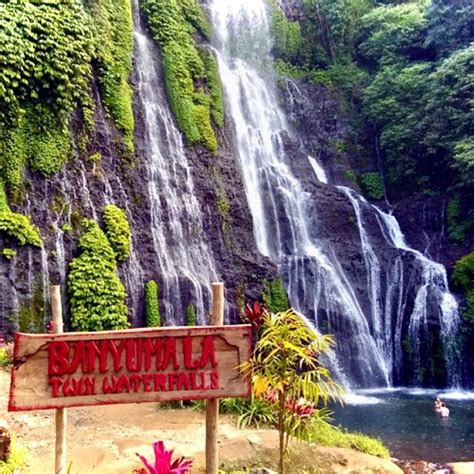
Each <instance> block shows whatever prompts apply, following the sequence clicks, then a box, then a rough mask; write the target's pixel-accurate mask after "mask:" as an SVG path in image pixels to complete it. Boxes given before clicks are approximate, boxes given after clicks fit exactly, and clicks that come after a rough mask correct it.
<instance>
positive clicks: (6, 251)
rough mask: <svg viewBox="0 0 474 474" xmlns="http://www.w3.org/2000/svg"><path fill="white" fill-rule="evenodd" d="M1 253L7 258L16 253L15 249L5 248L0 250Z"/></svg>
mask: <svg viewBox="0 0 474 474" xmlns="http://www.w3.org/2000/svg"><path fill="white" fill-rule="evenodd" d="M2 255H3V256H4V257H5V258H6V259H7V260H11V259H12V258H13V257H14V256H15V255H16V250H13V249H8V248H5V249H3V250H2Z"/></svg>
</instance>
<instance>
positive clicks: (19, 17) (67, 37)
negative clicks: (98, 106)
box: [0, 2, 94, 190]
mask: <svg viewBox="0 0 474 474" xmlns="http://www.w3.org/2000/svg"><path fill="white" fill-rule="evenodd" d="M0 31H1V32H2V33H4V34H2V36H1V38H2V40H1V41H0V129H1V130H2V131H1V132H0V174H1V177H2V179H3V181H4V183H5V185H6V187H7V188H8V189H11V190H18V189H19V188H20V187H21V185H22V182H23V169H24V168H25V166H26V165H29V166H30V167H31V169H33V170H35V171H39V172H41V173H42V174H44V175H50V174H52V173H55V172H57V171H58V170H59V168H60V167H61V165H62V164H63V163H64V162H65V161H67V159H68V157H69V154H70V150H71V133H70V130H69V114H70V113H71V112H72V111H73V110H75V109H76V108H77V107H78V106H80V107H82V109H83V111H84V116H90V115H91V112H90V110H89V109H90V108H91V107H92V105H91V104H92V100H91V96H90V81H91V78H92V74H91V66H90V63H91V60H92V57H93V55H94V44H93V35H92V30H91V24H90V18H89V16H88V15H87V13H86V12H85V10H84V8H83V7H82V5H81V4H80V3H78V2H67V4H66V3H65V4H62V3H59V2H55V3H53V2H50V3H38V2H37V3H33V2H9V3H0ZM86 110H88V112H87V113H86Z"/></svg>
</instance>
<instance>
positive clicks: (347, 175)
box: [344, 169, 357, 184]
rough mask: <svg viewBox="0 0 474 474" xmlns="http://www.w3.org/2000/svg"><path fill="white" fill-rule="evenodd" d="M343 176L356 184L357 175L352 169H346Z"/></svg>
mask: <svg viewBox="0 0 474 474" xmlns="http://www.w3.org/2000/svg"><path fill="white" fill-rule="evenodd" d="M344 178H345V179H347V181H350V182H351V183H354V184H357V176H356V174H355V173H354V170H350V169H349V170H346V171H345V172H344Z"/></svg>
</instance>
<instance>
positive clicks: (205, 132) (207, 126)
mask: <svg viewBox="0 0 474 474" xmlns="http://www.w3.org/2000/svg"><path fill="white" fill-rule="evenodd" d="M194 110H195V116H196V120H197V126H198V129H199V133H200V136H201V142H202V143H203V144H204V145H205V146H206V147H207V149H208V150H210V151H212V153H214V154H215V153H216V152H217V139H216V135H215V133H214V130H213V129H212V126H211V117H210V110H209V106H207V107H206V106H205V105H196V106H195V107H194Z"/></svg>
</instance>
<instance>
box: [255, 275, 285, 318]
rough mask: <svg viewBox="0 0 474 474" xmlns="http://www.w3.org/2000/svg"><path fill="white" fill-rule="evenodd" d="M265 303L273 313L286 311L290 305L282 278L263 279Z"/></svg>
mask: <svg viewBox="0 0 474 474" xmlns="http://www.w3.org/2000/svg"><path fill="white" fill-rule="evenodd" d="M262 299H263V305H264V306H265V308H267V309H268V310H269V311H271V312H273V313H280V312H283V311H286V310H287V309H288V308H289V307H290V305H289V302H288V297H287V296H286V290H285V287H284V286H283V281H282V279H281V278H276V279H274V280H271V281H269V280H264V281H263V293H262Z"/></svg>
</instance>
